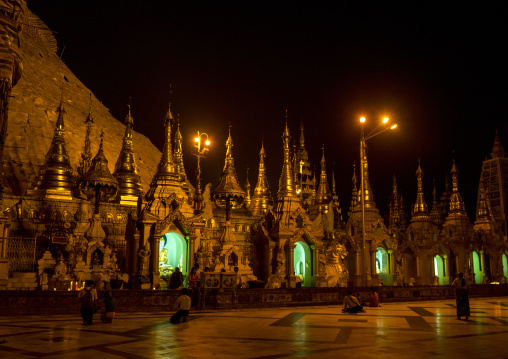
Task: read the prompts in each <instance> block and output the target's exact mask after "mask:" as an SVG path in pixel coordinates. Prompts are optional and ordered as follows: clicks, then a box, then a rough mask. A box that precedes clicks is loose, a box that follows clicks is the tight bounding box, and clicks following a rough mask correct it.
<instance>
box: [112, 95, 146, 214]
mask: <svg viewBox="0 0 508 359" xmlns="http://www.w3.org/2000/svg"><path fill="white" fill-rule="evenodd" d="M133 125H134V118H133V117H132V114H131V105H130V104H129V105H127V116H126V117H125V133H124V136H123V141H122V149H121V151H120V154H119V155H118V159H117V161H116V164H115V171H114V172H113V176H114V177H115V178H116V179H117V180H118V195H117V200H118V201H119V202H120V204H128V205H132V206H135V205H136V204H137V201H138V197H139V195H140V194H141V193H142V192H143V186H142V185H141V176H140V175H139V171H138V166H137V165H136V156H135V154H134V149H133V144H132V127H133Z"/></svg>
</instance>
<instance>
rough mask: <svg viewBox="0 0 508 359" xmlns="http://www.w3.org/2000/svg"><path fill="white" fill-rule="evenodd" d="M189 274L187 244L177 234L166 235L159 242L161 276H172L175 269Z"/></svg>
mask: <svg viewBox="0 0 508 359" xmlns="http://www.w3.org/2000/svg"><path fill="white" fill-rule="evenodd" d="M176 267H178V268H180V271H181V272H182V273H183V274H184V275H185V274H186V273H187V242H186V241H185V238H184V237H183V236H182V235H181V234H179V233H176V232H169V233H166V234H165V235H164V236H162V238H161V239H160V242H159V272H160V275H161V276H170V275H171V274H172V273H173V272H174V271H175V268H176Z"/></svg>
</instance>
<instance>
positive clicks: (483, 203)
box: [476, 181, 492, 222]
mask: <svg viewBox="0 0 508 359" xmlns="http://www.w3.org/2000/svg"><path fill="white" fill-rule="evenodd" d="M491 219H492V216H491V213H490V208H489V205H488V201H487V194H486V191H485V185H484V184H483V181H482V183H480V198H479V200H478V209H477V211H476V222H488V221H490V220H491Z"/></svg>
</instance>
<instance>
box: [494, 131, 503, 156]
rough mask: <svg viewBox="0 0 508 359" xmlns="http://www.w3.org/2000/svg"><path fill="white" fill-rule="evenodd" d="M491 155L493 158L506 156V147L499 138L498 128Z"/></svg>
mask: <svg viewBox="0 0 508 359" xmlns="http://www.w3.org/2000/svg"><path fill="white" fill-rule="evenodd" d="M490 155H491V156H492V158H497V157H504V156H505V153H504V147H503V144H502V143H501V139H500V138H499V132H498V130H497V128H496V136H495V138H494V145H493V146H492V153H491V154H490Z"/></svg>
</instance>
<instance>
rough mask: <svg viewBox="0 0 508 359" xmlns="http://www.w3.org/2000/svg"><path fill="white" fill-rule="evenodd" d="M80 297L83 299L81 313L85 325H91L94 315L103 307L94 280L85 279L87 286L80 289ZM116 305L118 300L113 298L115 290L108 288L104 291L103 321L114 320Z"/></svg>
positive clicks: (109, 321)
mask: <svg viewBox="0 0 508 359" xmlns="http://www.w3.org/2000/svg"><path fill="white" fill-rule="evenodd" d="M78 298H79V299H80V300H81V309H80V313H81V317H82V318H83V325H91V324H92V320H93V315H94V314H95V313H97V311H98V310H99V309H100V307H101V306H100V303H99V301H98V296H97V289H95V285H94V282H93V281H91V280H87V281H85V287H84V288H83V289H81V290H80V291H79V293H78ZM115 305H116V300H115V298H113V292H111V290H106V292H105V293H104V311H103V312H102V313H101V321H102V322H103V323H111V322H112V321H113V318H114V317H115Z"/></svg>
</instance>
